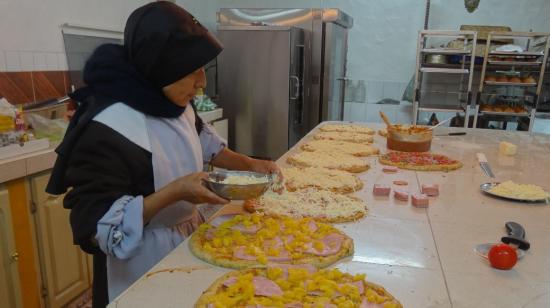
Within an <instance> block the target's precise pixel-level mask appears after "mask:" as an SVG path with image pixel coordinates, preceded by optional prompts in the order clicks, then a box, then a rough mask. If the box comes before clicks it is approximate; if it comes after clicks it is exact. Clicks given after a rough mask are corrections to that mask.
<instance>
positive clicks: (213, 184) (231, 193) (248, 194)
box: [205, 170, 274, 200]
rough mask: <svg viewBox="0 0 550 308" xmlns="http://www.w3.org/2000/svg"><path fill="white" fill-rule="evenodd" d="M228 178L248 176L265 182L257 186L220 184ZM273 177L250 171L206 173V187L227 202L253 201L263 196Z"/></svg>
mask: <svg viewBox="0 0 550 308" xmlns="http://www.w3.org/2000/svg"><path fill="white" fill-rule="evenodd" d="M228 176H248V177H256V178H262V179H265V178H266V176H267V180H266V182H262V183H258V184H245V185H239V184H224V183H221V181H223V180H224V179H225V178H227V177H228ZM273 177H274V176H273V175H269V174H263V173H257V172H250V171H225V170H224V171H213V172H210V173H208V179H206V181H205V182H206V186H207V187H208V189H210V190H211V191H213V192H214V193H216V194H217V195H218V196H220V197H222V198H225V199H229V200H247V199H254V198H257V197H259V196H261V195H263V194H264V193H265V192H266V191H267V190H268V189H269V187H271V185H272V183H273V181H274V178H273Z"/></svg>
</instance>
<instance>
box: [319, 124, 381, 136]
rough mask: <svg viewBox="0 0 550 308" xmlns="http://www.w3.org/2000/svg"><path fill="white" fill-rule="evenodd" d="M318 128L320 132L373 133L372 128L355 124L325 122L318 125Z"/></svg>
mask: <svg viewBox="0 0 550 308" xmlns="http://www.w3.org/2000/svg"><path fill="white" fill-rule="evenodd" d="M319 130H320V131H322V132H349V133H356V134H368V135H374V129H372V128H370V127H367V126H363V125H357V124H326V125H323V126H321V127H319Z"/></svg>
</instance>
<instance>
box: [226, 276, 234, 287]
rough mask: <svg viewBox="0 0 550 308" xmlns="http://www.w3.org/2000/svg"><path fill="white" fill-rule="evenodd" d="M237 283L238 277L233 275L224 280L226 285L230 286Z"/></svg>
mask: <svg viewBox="0 0 550 308" xmlns="http://www.w3.org/2000/svg"><path fill="white" fill-rule="evenodd" d="M235 283H237V277H235V276H233V277H229V278H227V280H226V281H224V282H223V285H224V286H226V287H230V286H232V285H234V284H235Z"/></svg>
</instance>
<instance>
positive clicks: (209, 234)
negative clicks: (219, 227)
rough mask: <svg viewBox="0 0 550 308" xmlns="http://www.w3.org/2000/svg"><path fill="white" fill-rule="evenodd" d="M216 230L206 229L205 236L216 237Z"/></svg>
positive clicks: (209, 238)
mask: <svg viewBox="0 0 550 308" xmlns="http://www.w3.org/2000/svg"><path fill="white" fill-rule="evenodd" d="M215 232H216V228H210V229H208V230H206V233H205V234H204V238H205V239H207V240H209V241H210V240H212V239H213V238H214V233H215Z"/></svg>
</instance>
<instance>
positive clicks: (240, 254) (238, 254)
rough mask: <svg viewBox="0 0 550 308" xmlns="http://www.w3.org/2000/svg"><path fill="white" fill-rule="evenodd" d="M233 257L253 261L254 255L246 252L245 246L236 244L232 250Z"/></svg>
mask: <svg viewBox="0 0 550 308" xmlns="http://www.w3.org/2000/svg"><path fill="white" fill-rule="evenodd" d="M233 257H235V258H237V259H241V260H248V261H255V260H256V259H257V258H256V256H252V255H249V254H247V253H246V246H237V247H235V249H234V250H233Z"/></svg>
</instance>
